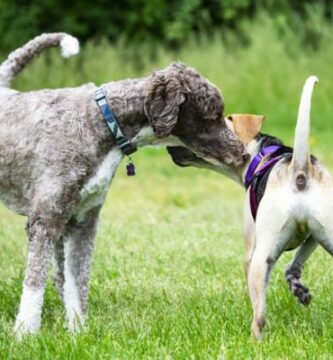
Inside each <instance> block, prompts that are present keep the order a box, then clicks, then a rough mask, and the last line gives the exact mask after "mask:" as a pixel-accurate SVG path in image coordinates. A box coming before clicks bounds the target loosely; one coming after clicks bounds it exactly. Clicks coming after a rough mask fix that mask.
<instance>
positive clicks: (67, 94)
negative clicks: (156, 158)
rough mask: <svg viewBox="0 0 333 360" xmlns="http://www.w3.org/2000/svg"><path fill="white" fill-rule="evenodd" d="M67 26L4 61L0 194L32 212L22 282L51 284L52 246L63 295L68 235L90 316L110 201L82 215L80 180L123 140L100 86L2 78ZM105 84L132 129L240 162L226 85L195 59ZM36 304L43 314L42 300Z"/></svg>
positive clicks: (219, 160) (129, 132) (25, 327)
mask: <svg viewBox="0 0 333 360" xmlns="http://www.w3.org/2000/svg"><path fill="white" fill-rule="evenodd" d="M65 35H66V34H63V33H59V34H43V35H42V36H39V37H37V38H35V39H33V40H32V41H31V42H29V43H28V44H27V45H25V46H24V47H22V48H21V49H20V50H16V52H15V53H14V55H12V56H11V57H9V60H7V61H6V62H4V63H3V65H1V66H0V81H2V86H3V87H2V88H0V199H1V200H2V201H3V202H4V203H5V204H7V206H8V207H10V208H11V209H12V210H14V211H16V212H17V213H20V214H23V215H26V216H28V224H27V234H28V238H29V249H28V260H27V268H26V273H25V280H24V286H25V287H27V288H29V289H30V290H31V291H37V290H38V291H39V290H41V291H42V290H43V289H44V286H45V281H46V277H47V269H48V264H49V262H50V258H51V255H52V253H53V254H54V256H55V259H56V271H55V283H56V287H57V289H58V290H59V292H60V294H61V295H62V296H64V282H66V279H65V275H64V261H65V259H64V256H65V255H64V246H65V247H66V242H68V243H69V245H68V248H67V254H66V256H68V259H67V261H68V264H67V265H66V266H68V269H67V271H69V272H70V274H71V276H72V277H73V278H74V279H75V283H76V285H77V287H78V289H79V290H78V291H79V295H78V296H79V303H80V311H81V312H82V315H83V317H85V316H86V313H87V304H88V279H89V272H90V263H91V254H92V249H93V241H94V237H95V233H96V226H97V220H98V215H99V210H100V208H101V206H102V203H103V202H100V203H99V202H97V203H96V202H94V201H92V202H91V204H90V205H89V206H86V208H85V211H84V213H83V215H82V214H81V215H80V216H78V213H79V212H80V211H81V209H82V204H83V203H84V202H85V201H86V199H83V193H84V192H82V189H83V188H84V187H85V185H86V184H87V183H88V182H89V181H90V180H91V179H92V178H93V177H94V176H95V175H96V173H97V172H98V169H99V166H100V164H101V163H103V161H104V159H105V158H106V157H107V155H108V154H110V152H111V151H114V150H115V149H116V145H115V141H114V138H113V136H112V135H111V133H110V131H109V129H108V127H107V125H106V123H105V122H104V120H103V119H102V117H101V114H100V111H99V109H98V107H97V106H96V103H95V101H94V90H95V89H96V86H95V85H94V84H86V85H83V86H80V87H77V88H63V89H55V90H40V91H31V92H18V91H14V90H11V89H8V88H6V87H5V86H4V85H5V84H9V83H10V81H11V79H12V77H13V76H15V75H16V74H17V73H18V72H19V71H20V70H22V69H23V68H24V67H25V65H26V64H27V62H28V61H30V59H31V58H32V57H33V56H34V55H36V54H37V53H39V52H41V51H42V50H43V49H44V48H46V47H49V46H58V45H59V43H60V41H61V39H62V38H63V37H64V36H65ZM104 89H105V91H106V94H107V100H108V102H109V104H110V106H111V107H112V109H113V112H114V114H115V116H116V118H117V119H118V121H119V123H120V126H121V128H122V130H123V132H124V134H125V135H126V136H127V137H129V138H135V136H136V135H137V134H138V133H139V132H140V130H142V129H143V128H145V127H152V128H153V131H154V138H155V139H168V138H171V137H172V138H176V139H178V141H179V142H180V143H181V144H183V146H185V147H188V148H189V149H191V151H193V152H195V153H196V154H198V155H199V156H201V157H202V158H204V159H206V160H207V161H213V163H214V165H216V164H220V165H221V166H222V167H223V166H226V165H228V166H237V165H241V164H242V163H243V161H244V153H245V150H244V147H243V145H242V144H241V143H240V142H239V141H238V140H237V139H236V138H235V137H234V135H233V134H232V133H231V132H230V131H229V130H228V129H227V128H226V126H225V124H224V122H223V102H222V99H221V96H220V94H219V91H218V90H217V89H216V87H215V86H213V85H212V84H210V83H209V82H208V81H207V80H206V79H204V78H203V77H202V76H200V75H199V74H198V73H197V72H196V71H195V70H194V69H192V68H189V67H187V66H186V65H184V64H180V63H173V64H171V65H170V66H168V67H167V68H166V69H164V70H161V71H156V72H154V73H152V74H150V75H148V76H146V77H143V78H141V79H134V80H123V81H118V82H110V83H107V84H105V85H104ZM121 158H122V156H121V155H120V156H119V162H120V160H121ZM115 169H116V166H115V168H114V171H115ZM110 171H111V169H110ZM112 176H113V173H112V174H111V179H112ZM90 195H91V194H90ZM92 195H93V194H92ZM103 199H104V198H103ZM65 240H66V241H65ZM65 273H66V271H65ZM22 301H23V300H22ZM21 304H22V303H21ZM40 307H41V306H40ZM31 311H32V312H34V311H35V316H36V317H37V318H38V317H39V318H40V311H41V309H31ZM69 311H70V309H67V312H69ZM19 321H23V320H22V319H20V316H18V319H17V324H16V325H17V328H18V327H19V326H20V327H21V330H22V331H23V332H33V331H35V330H36V329H34V328H29V324H24V323H23V324H20V323H19ZM39 321H40V320H39ZM38 326H39V322H38V324H37V326H36V327H38Z"/></svg>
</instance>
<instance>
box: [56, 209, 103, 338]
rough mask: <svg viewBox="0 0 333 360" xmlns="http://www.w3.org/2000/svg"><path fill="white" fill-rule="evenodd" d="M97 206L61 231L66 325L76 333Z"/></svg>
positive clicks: (85, 290)
mask: <svg viewBox="0 0 333 360" xmlns="http://www.w3.org/2000/svg"><path fill="white" fill-rule="evenodd" d="M99 210H100V208H99V207H98V208H94V209H92V210H90V211H89V212H88V213H87V214H86V215H85V217H84V218H83V219H80V221H77V220H72V221H70V223H69V224H68V226H67V228H66V232H65V242H64V253H65V262H64V274H65V283H64V292H63V299H64V303H65V308H66V314H67V319H68V326H69V328H70V330H72V331H74V332H76V331H78V330H80V327H81V326H82V325H83V324H84V321H85V319H86V317H87V312H88V282H89V276H90V268H91V257H92V251H93V246H94V239H95V235H96V228H97V222H98V215H99Z"/></svg>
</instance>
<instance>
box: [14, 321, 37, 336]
mask: <svg viewBox="0 0 333 360" xmlns="http://www.w3.org/2000/svg"><path fill="white" fill-rule="evenodd" d="M38 330H39V327H35V326H30V325H29V324H27V323H24V322H23V321H19V320H16V322H15V325H14V329H13V331H14V335H15V337H16V340H17V341H22V340H23V339H24V338H25V337H27V336H28V335H35V334H37V333H38Z"/></svg>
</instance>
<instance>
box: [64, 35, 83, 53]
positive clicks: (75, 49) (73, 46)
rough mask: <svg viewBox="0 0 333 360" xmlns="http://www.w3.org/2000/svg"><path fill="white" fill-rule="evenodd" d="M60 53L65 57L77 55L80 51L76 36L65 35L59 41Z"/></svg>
mask: <svg viewBox="0 0 333 360" xmlns="http://www.w3.org/2000/svg"><path fill="white" fill-rule="evenodd" d="M60 47H61V55H62V56H63V57H65V58H67V57H70V56H73V55H77V54H78V53H79V52H80V43H79V40H78V39H77V38H75V37H74V36H71V35H65V36H64V37H63V39H62V40H61V42H60Z"/></svg>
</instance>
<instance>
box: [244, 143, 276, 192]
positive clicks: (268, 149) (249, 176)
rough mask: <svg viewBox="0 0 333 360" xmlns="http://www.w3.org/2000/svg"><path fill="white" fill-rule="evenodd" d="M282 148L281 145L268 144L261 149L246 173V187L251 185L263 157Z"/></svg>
mask: <svg viewBox="0 0 333 360" xmlns="http://www.w3.org/2000/svg"><path fill="white" fill-rule="evenodd" d="M280 148H281V146H280V145H270V146H266V147H264V148H263V149H261V150H260V151H259V153H258V154H257V155H256V156H255V157H254V158H253V160H252V161H251V163H250V166H249V168H248V169H247V172H246V175H245V187H246V188H248V187H249V186H250V184H251V181H252V178H253V176H254V174H255V171H256V170H257V167H258V165H259V164H260V163H261V161H262V159H263V158H265V157H266V156H268V155H272V154H274V153H275V152H276V151H278V150H279V149H280Z"/></svg>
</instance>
